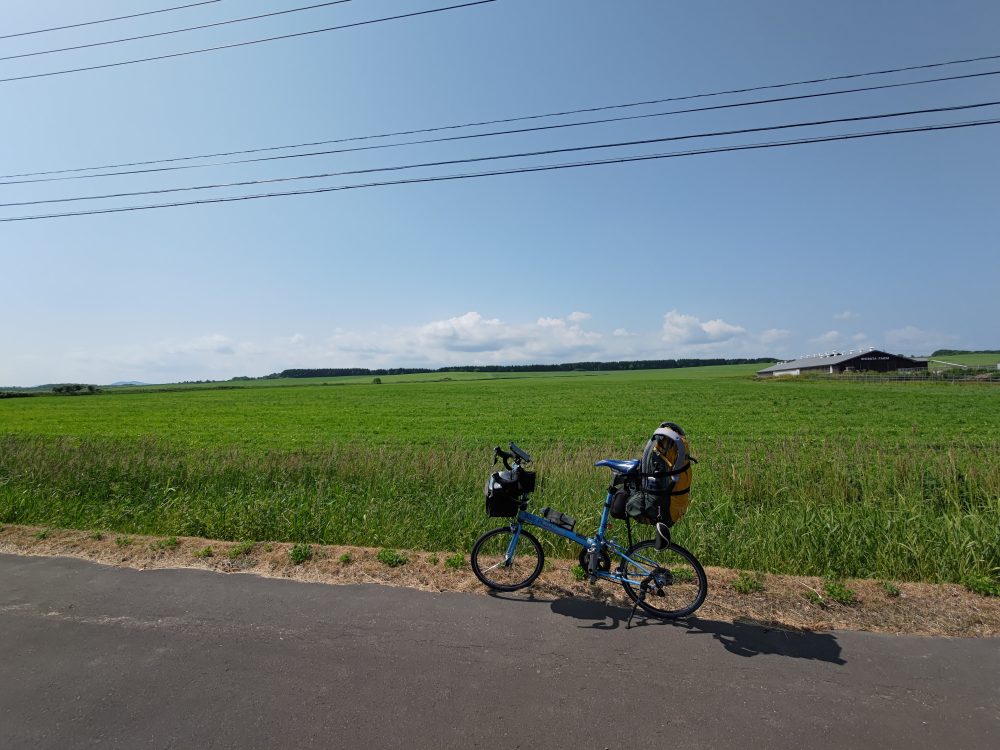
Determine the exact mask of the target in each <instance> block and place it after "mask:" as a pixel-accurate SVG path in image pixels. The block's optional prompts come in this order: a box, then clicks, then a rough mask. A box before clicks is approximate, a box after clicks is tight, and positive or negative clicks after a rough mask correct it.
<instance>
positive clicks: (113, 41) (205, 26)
mask: <svg viewBox="0 0 1000 750" xmlns="http://www.w3.org/2000/svg"><path fill="white" fill-rule="evenodd" d="M349 2H351V0H333V2H327V3H318V4H317V5H306V6H305V7H302V8H289V9H288V10H278V11H275V12H273V13H260V14H258V15H256V16H245V17H243V18H233V19H230V20H229V21H216V22H214V23H203V24H201V25H200V26H187V27H185V28H183V29H172V30H170V31H157V32H155V33H153V34H142V35H141V36H128V37H124V38H122V39H110V40H108V41H105V42H91V43H90V44H77V45H75V46H73V47H60V48H58V49H45V50H41V51H39V52H22V53H21V54H19V55H7V56H6V57H0V60H16V59H18V58H21V57H37V56H38V55H53V54H55V53H57V52H70V51H72V50H77V49H88V48H89V47H104V46H106V45H108V44H121V43H122V42H134V41H137V40H139V39H152V38H153V37H158V36H169V35H171V34H182V33H184V32H185V31H198V30H200V29H210V28H212V27H214V26H228V25H229V24H233V23H243V22H245V21H256V20H258V19H260V18H270V17H272V16H283V15H286V14H288V13H300V12H302V11H304V10H315V9H317V8H326V7H328V6H330V5H340V4H341V3H349Z"/></svg>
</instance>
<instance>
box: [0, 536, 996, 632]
mask: <svg viewBox="0 0 1000 750" xmlns="http://www.w3.org/2000/svg"><path fill="white" fill-rule="evenodd" d="M40 531H42V528H41V527H32V526H6V527H5V528H4V529H3V530H2V531H0V552H6V553H12V554H30V555H68V556H74V557H80V558H84V559H88V560H92V561H94V562H99V563H104V564H108V565H119V566H126V567H132V568H139V569H152V568H200V569H204V570H214V571H217V572H220V573H236V572H243V573H254V574H256V575H262V576H268V577H277V578H293V579H296V580H301V581H314V582H320V583H331V584H357V583H378V584H383V585H388V586H405V587H408V588H416V589H422V590H425V591H460V592H468V593H476V594H485V593H486V589H485V587H484V586H483V585H482V584H480V583H479V581H478V580H476V578H475V576H474V575H473V574H472V572H471V570H469V568H468V567H467V566H466V565H463V566H461V567H459V566H458V564H457V562H458V556H457V555H451V554H450V553H421V552H409V551H407V552H406V553H405V558H406V560H407V562H406V564H404V565H398V566H396V567H390V566H389V565H387V564H386V563H385V562H384V560H380V558H379V555H380V552H382V557H383V558H384V557H385V554H384V552H383V551H380V550H378V549H371V548H367V547H349V546H343V545H311V546H310V551H311V552H312V557H311V558H307V559H305V560H303V561H302V562H301V563H299V564H296V563H294V562H293V557H292V551H293V550H294V549H295V545H293V544H284V543H278V542H272V543H268V544H254V543H252V542H251V543H249V544H250V546H249V549H248V548H247V547H246V543H244V544H235V543H232V542H220V541H214V540H208V539H200V538H195V537H176V544H172V543H171V544H169V545H157V542H158V541H160V540H161V539H162V538H157V537H142V536H129V537H123V536H115V535H102V536H100V538H96V535H95V534H93V533H92V532H88V531H69V530H59V529H47V531H48V533H47V534H46V535H45V536H44V538H39V536H40V535H39V532H40ZM124 538H127V539H129V541H130V543H129V544H126V545H121V543H120V542H118V540H119V539H124ZM172 541H173V540H171V542H172ZM209 550H210V551H209ZM234 550H239V552H238V553H237V554H235V555H232V552H233V551H234ZM397 554H400V555H401V556H404V555H402V554H401V553H397ZM231 555H232V556H231ZM442 557H443V558H444V559H445V560H446V561H447V560H449V559H454V560H455V565H448V564H445V565H441V564H440V559H441V558H442ZM463 562H464V557H463ZM549 562H550V563H551V564H550V565H547V566H546V570H545V572H544V573H543V574H542V576H541V578H540V579H539V581H538V582H537V583H536V584H535V586H534V587H533V590H534V591H535V592H536V594H543V595H550V596H553V597H578V598H586V599H590V600H596V601H600V602H604V603H607V604H609V605H614V606H619V607H625V606H631V602H629V601H628V600H627V599H626V597H625V594H624V592H623V591H622V589H621V587H619V586H612V585H609V584H605V583H598V584H596V585H591V584H589V583H586V582H584V581H579V580H576V578H575V577H574V575H573V573H572V568H573V565H574V562H573V561H572V560H562V559H555V560H550V561H549ZM706 571H707V573H708V579H709V593H708V600H707V601H706V603H705V605H704V606H703V607H702V608H701V609H700V610H699V611H698V616H699V617H702V618H705V619H716V620H725V621H730V622H732V621H740V622H753V623H757V624H760V625H764V626H770V627H782V628H789V629H796V630H831V629H841V630H867V631H876V632H890V633H912V634H920V635H949V636H998V635H1000V599H998V598H996V597H988V596H981V595H979V594H976V593H973V592H971V591H968V590H966V589H965V588H964V587H963V586H959V585H956V584H943V585H939V584H927V583H900V582H889V581H868V580H854V579H849V580H846V581H831V580H829V579H823V578H812V577H802V576H780V575H770V574H759V573H758V574H753V580H754V582H755V584H756V583H759V584H760V586H762V587H763V590H759V589H758V586H757V585H753V586H750V587H749V589H751V590H749V591H747V593H739V591H738V590H737V587H738V588H740V589H745V588H748V587H745V586H743V585H741V584H739V583H737V582H738V581H740V580H741V577H743V578H745V577H746V576H747V574H745V573H742V572H741V571H737V570H730V569H726V568H711V567H710V568H707V569H706ZM838 587H842V588H843V589H844V591H841V590H840V589H839V588H838ZM845 591H849V592H850V594H851V599H850V601H852V602H853V603H851V604H845V603H840V602H838V601H837V597H835V596H833V594H837V595H838V596H839V597H840V598H841V599H843V600H844V601H845V602H846V601H848V596H847V594H846V593H845ZM831 592H833V593H831Z"/></svg>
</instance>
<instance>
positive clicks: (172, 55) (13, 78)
mask: <svg viewBox="0 0 1000 750" xmlns="http://www.w3.org/2000/svg"><path fill="white" fill-rule="evenodd" d="M494 2H496V0H473V1H472V2H467V3H461V4H459V5H449V6H446V7H444V8H431V9H429V10H418V11H415V12H413V13H401V14H399V15H396V16H385V17H383V18H372V19H369V20H367V21H355V22H354V23H345V24H341V25H340V26H328V27H326V28H323V29H309V30H308V31H297V32H295V33H294V34H280V35H278V36H270V37H266V38H264V39H251V40H250V41H246V42H234V43H232V44H220V45H217V46H215V47H202V48H201V49H192V50H185V51H184V52H172V53H170V54H168V55H155V56H154V57H140V58H137V59H135V60H121V61H119V62H113V63H105V64H103V65H87V66H85V67H82V68H67V69H65V70H52V71H49V72H48V73H32V74H30V75H22V76H11V77H8V78H0V83H10V82H11V81H25V80H28V79H30V78H47V77H49V76H61V75H66V74H67V73H81V72H83V71H87V70H101V69H104V68H117V67H120V66H122V65H135V64H136V63H145V62H153V61H154V60H168V59H171V58H175V57H185V56H187V55H199V54H201V53H203V52H218V51H219V50H224V49H235V48H236V47H248V46H250V45H251V44H263V43H264V42H276V41H278V40H280V39H294V38H297V37H303V36H309V35H311V34H323V33H326V32H328V31H340V30H341V29H351V28H355V27H357V26H368V25H370V24H374V23H383V22H385V21H397V20H399V19H401V18H414V17H416V16H426V15H430V14H431V13H442V12H444V11H448V10H458V9H459V8H471V7H472V6H474V5H486V4H487V3H494Z"/></svg>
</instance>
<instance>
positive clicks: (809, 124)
mask: <svg viewBox="0 0 1000 750" xmlns="http://www.w3.org/2000/svg"><path fill="white" fill-rule="evenodd" d="M996 106H1000V101H992V102H981V103H979V104H962V105H958V106H953V107H935V108H933V109H915V110H910V111H907V112H888V113H884V114H877V115H858V116H855V117H839V118H836V119H829V120H812V121H809V122H794V123H787V124H783V125H768V126H764V127H757V128H740V129H738V130H720V131H714V132H709V133H690V134H687V135H672V136H665V137H661V138H644V139H642V140H637V141H621V142H618V143H600V144H596V145H590V146H573V147H569V148H553V149H545V150H542V151H523V152H520V153H514V154H500V155H494V156H476V157H470V158H465V159H449V160H447V161H432V162H422V163H419V164H403V165H396V166H391V167H371V168H368V169H352V170H345V171H340V172H324V173H321V174H309V175H296V176H293V177H272V178H268V179H260V180H241V181H239V182H223V183H216V184H211V185H193V186H189V187H176V188H161V189H157V190H139V191H132V192H125V193H106V194H103V195H82V196H73V197H70V198H47V199H41V200H32V201H18V202H13V203H0V208H12V207H14V206H37V205H41V204H47V203H70V202H74V201H90V200H107V199H110V198H132V197H136V196H140V195H162V194H164V193H181V192H189V191H192V190H218V189H220V188H231V187H246V186H249V185H265V184H273V183H278V182H294V181H298V180H318V179H325V178H330V177H344V176H346V175H358V174H371V173H374V172H394V171H399V170H404V169H421V168H426V167H444V166H454V165H456V164H470V163H473V162H483V161H497V160H500V159H521V158H525V157H529V156H551V155H552V154H564V153H570V152H575V151H593V150H597V149H607V148H624V147H628V146H644V145H649V144H652V143H666V142H670V141H683V140H692V139H697V138H717V137H720V136H729V135H746V134H748V133H761V132H766V131H771V130H787V129H790V128H805V127H815V126H817V125H833V124H837V123H845V122H861V121H866V120H881V119H887V118H893V117H909V116H913V115H926V114H934V113H941V112H955V111H959V110H968V109H980V108H982V107H996Z"/></svg>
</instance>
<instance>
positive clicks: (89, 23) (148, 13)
mask: <svg viewBox="0 0 1000 750" xmlns="http://www.w3.org/2000/svg"><path fill="white" fill-rule="evenodd" d="M218 2H221V0H202V2H199V3H188V4H187V5H175V6H174V7H172V8H160V9H159V10H147V11H145V12H143V13H132V14H131V15H128V16H115V17H114V18H102V19H100V20H99V21H84V22H83V23H71V24H67V25H66V26H50V27H49V28H47V29H36V30H35V31H19V32H17V33H16V34H3V35H0V39H11V38H13V37H15V36H30V35H31V34H44V33H46V32H49V31H62V30H63V29H78V28H80V27H81V26H93V25H94V24H98V23H110V22H111V21H124V20H125V19H127V18H139V16H152V15H156V14H157V13H169V12H170V11H172V10H183V9H184V8H194V7H195V6H196V5H212V4H213V3H218Z"/></svg>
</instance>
